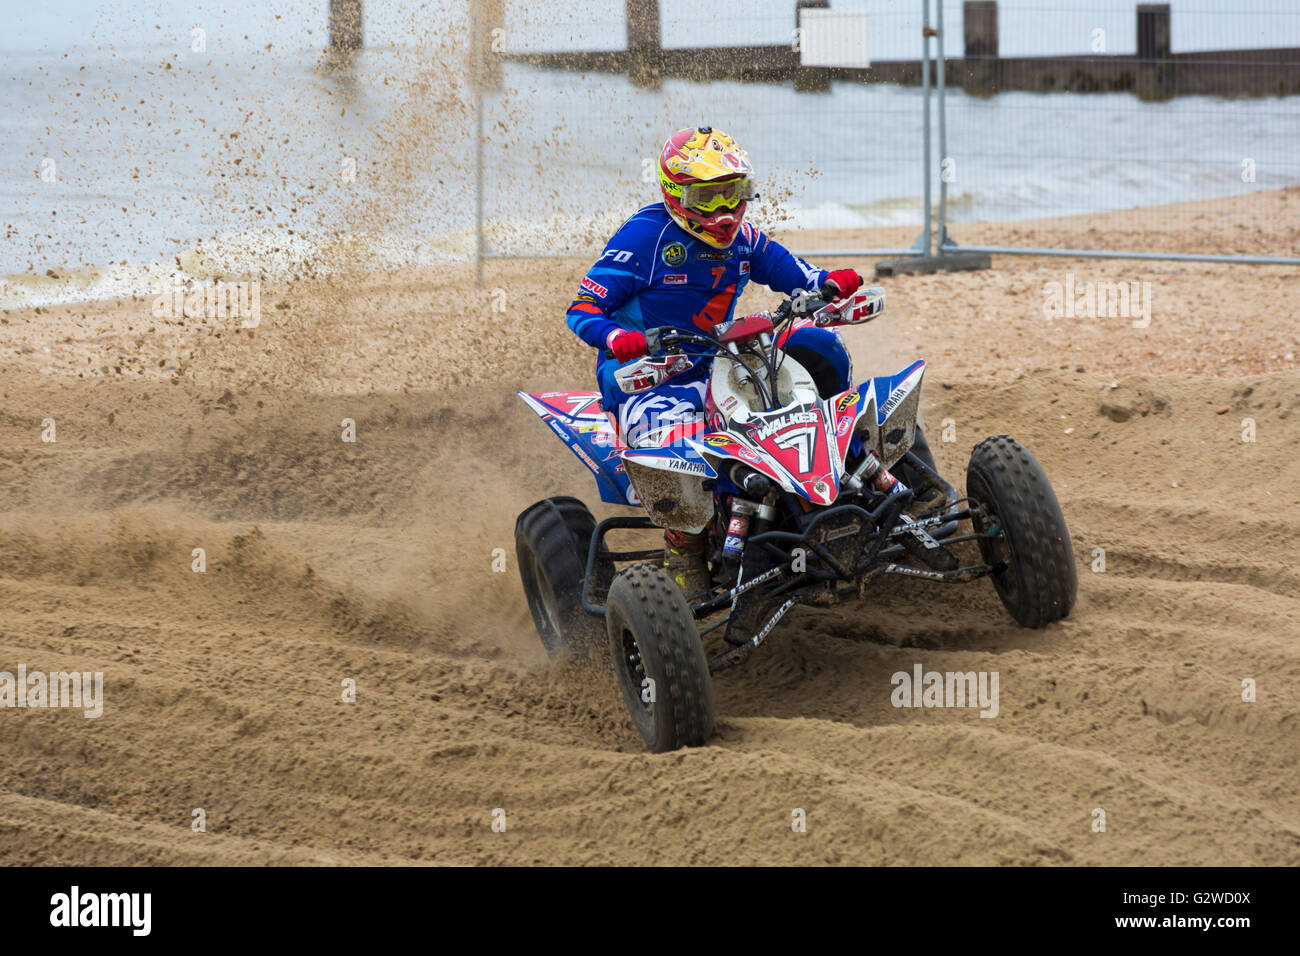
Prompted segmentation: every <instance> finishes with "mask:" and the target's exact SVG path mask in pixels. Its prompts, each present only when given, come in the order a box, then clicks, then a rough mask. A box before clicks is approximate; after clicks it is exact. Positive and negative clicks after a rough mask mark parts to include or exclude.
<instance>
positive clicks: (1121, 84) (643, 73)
mask: <svg viewBox="0 0 1300 956" xmlns="http://www.w3.org/2000/svg"><path fill="white" fill-rule="evenodd" d="M813 6H815V7H825V6H827V0H799V2H798V3H797V5H796V9H795V11H794V15H795V22H796V23H797V17H798V8H799V7H813ZM497 9H500V8H499V6H497ZM1134 12H1135V15H1136V17H1137V35H1138V52H1137V53H1135V54H1097V55H1081V56H1042V57H1002V56H1000V55H999V52H998V5H997V2H996V0H967V2H966V3H965V4H964V5H963V34H964V36H963V41H964V43H963V55H962V56H951V55H950V56H948V57H946V58H945V60H944V64H945V68H946V71H947V82H948V85H950V86H960V87H962V89H964V90H965V91H966V92H968V93H973V94H976V95H994V94H996V93H999V92H1002V91H1008V90H1027V91H1032V92H1053V91H1056V92H1061V91H1068V92H1073V93H1108V92H1133V93H1136V94H1137V95H1138V96H1140V97H1142V98H1144V99H1166V98H1169V97H1174V96H1191V95H1209V96H1287V95H1293V94H1300V49H1297V48H1281V49H1265V50H1214V51H1205V52H1192V53H1173V52H1172V51H1171V49H1170V39H1169V38H1170V9H1169V4H1167V3H1142V4H1137V6H1136V9H1135V11H1134ZM627 24H628V36H627V47H626V49H623V50H610V51H604V52H571V53H491V54H489V56H490V57H494V58H496V60H497V61H498V62H499V61H501V60H505V61H513V62H519V63H528V64H531V65H533V66H537V67H542V68H545V69H556V70H568V71H576V72H583V73H623V74H626V75H628V76H629V77H631V78H632V80H633V81H634V82H636V83H638V84H640V85H646V86H655V85H658V84H659V83H660V82H661V81H662V80H664V79H668V78H673V79H684V80H689V81H693V82H709V81H717V80H735V81H740V82H753V83H785V82H791V83H794V84H795V85H796V87H797V88H799V89H808V90H824V89H829V84H830V82H832V81H848V82H857V83H897V84H902V85H907V86H914V85H919V84H920V83H921V81H922V76H923V72H922V71H923V65H922V61H921V59H920V58H919V57H918V58H917V59H915V60H889V61H879V62H874V63H872V65H871V66H870V67H869V68H858V69H840V68H825V67H816V68H812V67H803V66H801V65H800V63H799V52H798V51H797V50H796V49H794V46H793V44H781V45H752V46H740V47H694V48H689V49H664V48H663V47H662V46H661V44H660V28H659V24H660V20H659V4H658V0H627ZM919 34H920V29H919V27H918V36H917V46H918V47H919V46H920V35H919ZM930 68H931V71H932V76H931V80H932V81H933V80H934V76H933V72H934V70H936V69H937V67H936V66H935V64H934V63H931V65H930Z"/></svg>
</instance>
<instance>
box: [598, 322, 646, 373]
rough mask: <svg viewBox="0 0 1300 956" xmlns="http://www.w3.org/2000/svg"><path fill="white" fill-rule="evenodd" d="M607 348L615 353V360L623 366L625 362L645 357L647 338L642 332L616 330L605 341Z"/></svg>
mask: <svg viewBox="0 0 1300 956" xmlns="http://www.w3.org/2000/svg"><path fill="white" fill-rule="evenodd" d="M605 347H606V348H608V349H609V350H610V351H611V352H613V353H614V360H615V361H617V362H618V363H619V364H620V365H621V364H622V363H624V362H630V361H632V359H634V358H640V357H641V356H642V355H645V352H646V342H645V336H644V335H642V334H641V333H640V332H629V331H628V330H627V329H615V330H614V331H613V332H611V333H609V338H607V339H606V340H605Z"/></svg>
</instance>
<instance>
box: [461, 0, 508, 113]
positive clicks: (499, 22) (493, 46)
mask: <svg viewBox="0 0 1300 956" xmlns="http://www.w3.org/2000/svg"><path fill="white" fill-rule="evenodd" d="M470 2H471V3H477V4H479V6H480V13H479V19H478V23H479V29H480V30H481V31H482V34H481V36H480V37H479V39H478V42H479V43H481V44H482V45H483V52H482V57H483V58H482V59H481V60H479V71H480V73H479V83H480V88H481V89H483V90H485V91H488V90H499V89H501V60H502V54H504V53H505V51H506V10H505V0H470Z"/></svg>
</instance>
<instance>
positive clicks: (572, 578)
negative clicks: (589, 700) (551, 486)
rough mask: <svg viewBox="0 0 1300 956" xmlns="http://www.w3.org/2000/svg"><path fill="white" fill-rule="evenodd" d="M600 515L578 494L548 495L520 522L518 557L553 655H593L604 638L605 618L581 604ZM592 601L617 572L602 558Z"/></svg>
mask: <svg viewBox="0 0 1300 956" xmlns="http://www.w3.org/2000/svg"><path fill="white" fill-rule="evenodd" d="M595 527H596V519H595V518H593V517H592V516H591V512H590V511H588V510H587V506H586V505H584V504H583V503H582V502H581V501H579V500H578V499H577V498H569V497H558V498H544V499H543V500H541V501H539V502H537V504H535V505H533V506H532V507H531V508H529V509H527V510H526V511H524V512H523V513H522V514H521V515H520V516H519V519H518V520H517V521H516V522H515V557H516V558H517V559H518V561H519V577H520V578H521V579H522V581H523V585H524V595H525V596H526V597H527V598H528V610H529V611H531V612H532V615H533V623H534V624H535V625H537V633H538V635H539V636H540V637H541V639H542V645H543V646H544V647H545V648H546V651H547V653H548V654H550V655H551V658H552V660H554V659H557V658H560V657H564V656H568V655H577V656H579V657H581V656H586V655H588V654H589V653H590V652H591V650H592V649H593V648H594V647H596V646H598V644H599V642H600V634H601V627H600V619H599V618H598V617H596V616H595V615H593V614H588V613H587V612H586V611H585V610H583V608H582V583H583V579H584V578H585V576H586V570H587V550H588V548H589V547H590V545H591V535H592V532H593V531H594V530H595ZM593 575H594V577H595V580H594V581H592V593H591V595H590V596H591V600H592V601H593V602H595V603H600V601H601V600H602V598H603V595H604V591H605V589H606V588H607V587H608V585H609V581H610V579H611V578H612V577H613V576H614V568H613V564H612V563H611V562H609V561H608V560H605V561H601V560H599V559H597V562H596V567H595V569H594V571H593Z"/></svg>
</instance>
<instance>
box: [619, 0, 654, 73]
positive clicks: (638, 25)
mask: <svg viewBox="0 0 1300 956" xmlns="http://www.w3.org/2000/svg"><path fill="white" fill-rule="evenodd" d="M660 50H661V47H660V40H659V0H627V52H628V60H629V62H628V76H629V77H630V78H631V80H632V82H633V83H635V84H636V85H637V86H648V87H654V88H657V87H658V86H659V79H660V70H659V64H660V62H661V60H662V55H661V52H660Z"/></svg>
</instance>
